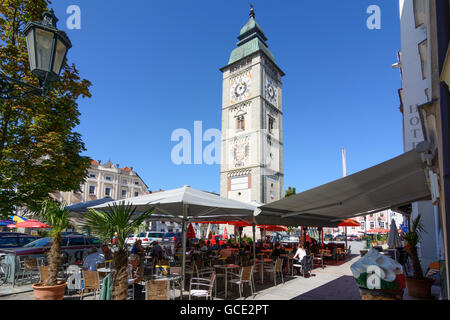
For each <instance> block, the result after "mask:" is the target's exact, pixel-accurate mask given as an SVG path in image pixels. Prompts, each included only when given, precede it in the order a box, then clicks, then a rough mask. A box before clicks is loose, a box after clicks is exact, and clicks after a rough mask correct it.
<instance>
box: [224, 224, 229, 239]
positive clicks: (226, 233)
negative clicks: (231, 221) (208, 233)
mask: <svg viewBox="0 0 450 320" xmlns="http://www.w3.org/2000/svg"><path fill="white" fill-rule="evenodd" d="M223 238H224V239H228V231H227V227H226V226H225V229H223Z"/></svg>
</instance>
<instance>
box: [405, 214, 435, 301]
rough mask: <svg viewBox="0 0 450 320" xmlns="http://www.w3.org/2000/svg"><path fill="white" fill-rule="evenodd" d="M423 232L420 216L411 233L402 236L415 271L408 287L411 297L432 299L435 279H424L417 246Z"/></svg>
mask: <svg viewBox="0 0 450 320" xmlns="http://www.w3.org/2000/svg"><path fill="white" fill-rule="evenodd" d="M422 232H425V229H424V227H423V224H422V222H421V215H420V214H419V215H418V216H417V218H416V219H414V221H413V223H412V226H411V231H409V232H407V233H405V234H403V236H402V237H403V240H405V242H406V245H405V249H406V252H408V255H409V256H410V257H411V260H412V264H413V270H414V274H413V276H412V277H407V278H406V286H407V287H408V293H409V295H410V296H412V297H416V298H430V297H431V286H432V285H433V283H434V279H433V278H426V277H424V275H423V271H422V266H421V264H420V259H419V255H418V253H417V244H418V243H419V240H420V237H421V233H422Z"/></svg>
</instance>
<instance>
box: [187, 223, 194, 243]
mask: <svg viewBox="0 0 450 320" xmlns="http://www.w3.org/2000/svg"><path fill="white" fill-rule="evenodd" d="M186 238H187V239H194V238H195V231H194V227H193V226H192V223H190V224H189V227H188V229H187V232H186Z"/></svg>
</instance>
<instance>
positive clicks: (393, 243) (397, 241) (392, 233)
mask: <svg viewBox="0 0 450 320" xmlns="http://www.w3.org/2000/svg"><path fill="white" fill-rule="evenodd" d="M388 246H389V249H397V248H401V247H402V246H403V244H402V239H401V238H400V235H399V234H398V229H397V225H396V223H395V220H394V219H392V221H391V229H390V230H389V235H388Z"/></svg>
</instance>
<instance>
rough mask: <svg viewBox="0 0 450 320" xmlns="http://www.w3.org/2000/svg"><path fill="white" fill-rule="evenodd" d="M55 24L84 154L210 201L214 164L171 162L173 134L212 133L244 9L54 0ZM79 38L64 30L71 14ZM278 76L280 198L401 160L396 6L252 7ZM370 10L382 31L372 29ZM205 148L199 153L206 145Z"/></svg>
mask: <svg viewBox="0 0 450 320" xmlns="http://www.w3.org/2000/svg"><path fill="white" fill-rule="evenodd" d="M54 2H55V3H54V4H52V7H53V8H54V10H55V13H56V15H57V16H58V18H59V19H60V21H59V24H58V27H59V28H60V29H62V30H65V31H66V32H67V34H68V35H69V37H70V39H71V41H72V43H73V48H72V49H71V50H70V52H69V56H68V58H69V61H70V62H74V63H75V64H76V65H77V67H78V69H79V70H80V73H81V75H82V76H83V77H84V78H86V79H89V80H90V81H92V83H93V87H92V90H91V92H92V94H93V96H92V98H91V99H81V100H80V101H79V108H80V112H81V114H82V115H81V118H80V121H81V124H80V125H79V126H78V127H77V131H78V132H80V133H81V134H82V135H83V139H84V141H85V144H86V147H87V152H85V153H84V154H85V155H88V156H90V157H91V158H93V159H96V160H102V161H103V162H106V161H108V160H111V161H112V162H113V163H118V164H120V166H121V167H124V166H129V167H130V166H133V167H134V169H135V170H136V171H138V173H139V174H140V176H141V177H142V178H143V179H144V181H145V182H146V183H147V185H148V186H149V188H150V189H151V190H159V189H165V190H166V189H171V188H176V187H180V186H183V185H187V184H188V185H191V186H192V187H194V188H199V189H203V190H208V191H215V192H219V172H220V165H206V164H203V165H175V164H173V163H172V161H171V150H172V148H173V147H174V146H175V145H176V142H171V140H170V137H171V134H172V132H173V131H174V130H175V129H177V128H185V129H188V130H189V131H191V132H193V128H194V121H202V122H203V130H206V129H209V128H218V129H220V125H221V101H222V74H221V72H220V71H219V68H221V67H223V66H225V65H226V64H227V62H228V59H229V55H230V53H231V51H232V50H233V49H234V48H235V47H236V43H237V41H238V40H237V36H238V35H239V30H240V29H241V28H242V27H243V26H244V24H245V23H246V22H247V21H248V13H249V1H242V0H239V1H238V0H228V1H217V0H216V1H211V0H191V1H181V0H173V1H153V0H151V1H147V0H129V1H119V0H108V1H107V0H95V1H92V0H58V1H54ZM74 4H75V5H78V6H79V7H80V8H81V29H80V30H68V29H67V26H66V19H67V18H68V17H69V14H67V13H66V9H67V7H68V6H69V5H74ZM253 4H254V6H255V12H256V21H257V22H258V24H259V25H260V26H261V27H262V29H263V30H264V32H265V34H266V36H267V38H268V41H267V43H268V45H269V49H270V50H271V52H272V53H273V54H274V56H275V59H276V62H277V64H278V66H279V67H280V68H281V69H282V70H283V71H284V72H285V73H286V76H285V77H284V79H283V112H284V117H283V129H284V132H283V135H284V174H285V180H284V189H287V187H288V186H293V187H296V189H297V192H299V191H303V190H307V189H310V188H312V187H315V186H318V185H321V184H323V183H326V182H329V181H332V180H335V179H338V178H340V177H341V176H342V160H341V148H343V147H345V148H346V149H347V170H348V174H351V173H355V172H357V171H360V170H363V169H366V168H368V167H371V166H373V165H376V164H377V163H380V162H383V161H385V160H388V159H390V158H393V157H395V156H397V155H399V154H401V153H402V152H403V143H402V139H403V138H402V117H401V113H400V111H399V99H398V95H397V89H398V88H399V87H400V86H401V83H400V74H399V71H398V70H396V69H392V67H391V65H392V63H394V62H395V61H396V60H397V56H396V55H397V51H398V50H399V49H400V26H399V13H398V2H397V1H392V0H370V1H367V0H345V1H334V0H323V1H306V0H301V1H299V0H283V1H268V0H254V1H253ZM369 5H378V6H379V7H380V8H381V29H380V30H369V29H368V28H367V27H366V20H367V18H368V17H369V14H367V13H366V9H367V8H368V7H369ZM204 146H206V144H205V145H204Z"/></svg>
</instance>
